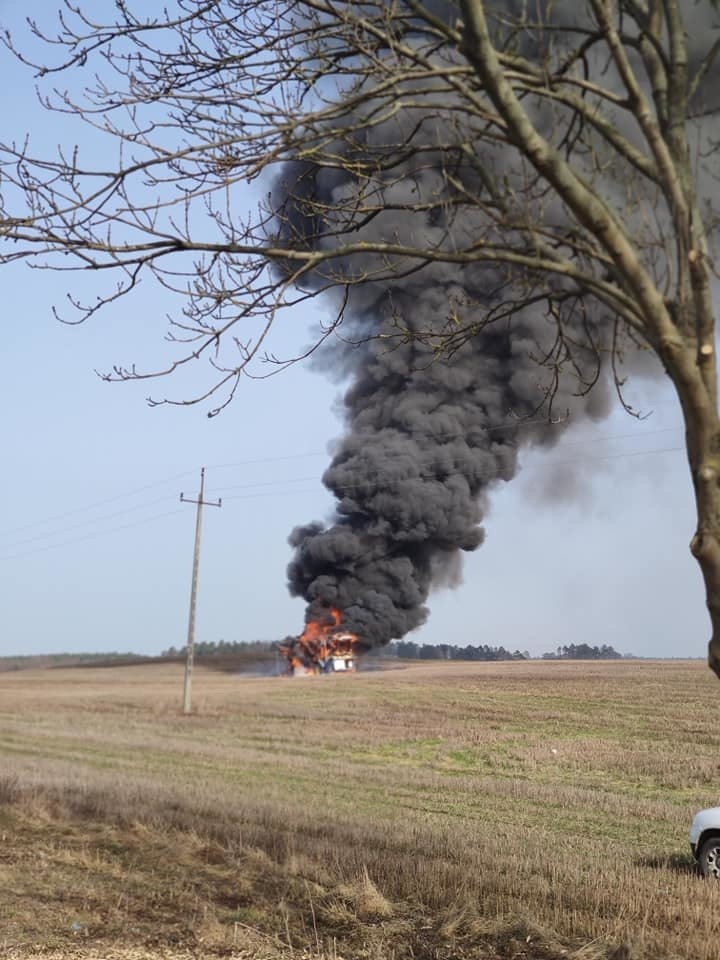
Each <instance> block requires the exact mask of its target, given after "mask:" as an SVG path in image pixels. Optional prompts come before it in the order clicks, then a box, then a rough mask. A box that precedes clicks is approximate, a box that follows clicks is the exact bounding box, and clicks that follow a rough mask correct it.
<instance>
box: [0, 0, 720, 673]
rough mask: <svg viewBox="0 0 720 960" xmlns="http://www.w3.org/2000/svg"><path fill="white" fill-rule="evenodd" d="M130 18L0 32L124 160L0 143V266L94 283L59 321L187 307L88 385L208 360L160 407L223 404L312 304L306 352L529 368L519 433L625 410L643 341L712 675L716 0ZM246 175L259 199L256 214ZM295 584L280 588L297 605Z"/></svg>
mask: <svg viewBox="0 0 720 960" xmlns="http://www.w3.org/2000/svg"><path fill="white" fill-rule="evenodd" d="M133 7H134V8H135V9H133ZM146 10H147V7H146V5H141V4H131V3H130V2H128V0H119V2H117V3H116V4H115V12H114V14H113V18H112V19H110V20H109V21H108V22H106V23H99V22H94V20H93V15H92V14H91V12H90V9H89V5H88V9H87V10H83V9H82V8H81V7H78V6H76V5H75V4H73V3H70V0H65V6H64V10H63V13H62V15H61V20H60V22H59V26H58V32H57V33H53V34H47V33H46V32H45V28H41V27H40V25H38V24H36V23H31V24H30V27H31V30H32V33H33V34H34V37H35V39H36V40H40V41H42V42H43V43H42V50H43V53H42V54H41V56H40V57H39V58H34V59H33V58H31V57H30V56H29V55H28V54H27V53H26V52H24V51H25V50H26V49H27V45H26V44H24V43H23V41H22V39H21V38H18V37H15V38H11V37H9V36H8V37H6V43H7V45H8V47H9V49H10V50H12V51H13V52H14V53H15V54H16V55H17V56H19V57H20V58H21V59H23V60H24V62H26V63H28V65H29V66H34V67H35V68H36V71H37V74H38V76H39V83H40V84H41V90H42V91H44V92H43V93H42V96H43V97H44V98H45V102H46V105H47V106H48V108H49V109H51V110H56V111H58V110H59V111H64V112H67V113H69V114H72V115H74V116H80V117H82V118H83V119H84V120H85V121H87V123H89V124H91V125H92V126H93V127H94V128H96V129H97V130H99V131H101V132H102V133H104V134H106V135H107V136H108V137H109V138H111V139H114V140H115V141H117V143H118V145H119V150H118V152H117V155H116V157H115V160H114V162H113V163H112V164H109V165H104V166H103V167H100V168H93V167H91V166H85V164H84V161H83V158H82V155H81V154H80V153H78V152H75V151H67V152H65V151H64V150H61V151H60V152H59V153H58V154H57V155H56V156H55V157H50V156H36V155H34V153H33V150H32V144H31V142H30V141H27V142H25V143H22V144H13V143H8V144H5V145H4V146H3V147H2V151H1V155H0V163H1V165H2V166H1V170H2V178H3V180H2V182H3V210H2V214H3V233H4V236H5V243H4V244H3V246H2V253H1V255H2V258H3V259H4V261H6V262H7V261H12V260H17V259H27V260H29V261H30V262H31V263H32V264H33V265H34V266H36V267H42V268H49V269H63V270H79V271H94V272H96V273H97V274H99V275H101V276H103V277H104V276H108V277H109V278H110V279H109V283H107V285H106V286H105V287H104V288H103V289H102V291H101V292H100V295H99V297H98V298H97V299H92V301H91V302H89V303H83V302H82V301H81V300H80V299H78V298H77V297H76V298H74V299H73V304H74V307H75V309H76V310H77V311H78V315H77V316H76V318H75V319H84V318H87V317H90V316H91V315H92V314H94V313H95V312H96V311H97V310H98V309H100V308H102V307H103V306H104V305H105V304H107V303H110V302H113V301H115V300H117V299H118V298H121V297H123V296H125V295H127V294H131V293H132V291H133V290H134V289H135V287H136V286H137V284H138V283H139V281H140V280H141V279H142V278H143V277H144V276H146V275H148V276H151V277H152V278H153V279H154V280H155V281H156V282H157V283H159V284H160V285H161V286H163V287H165V288H167V289H168V290H169V291H170V292H171V293H173V294H176V295H178V296H180V297H181V298H182V303H183V305H182V307H181V308H180V310H179V312H178V314H177V315H176V316H175V317H174V318H173V320H172V322H171V328H170V336H171V339H172V340H174V341H175V345H176V346H175V347H174V348H173V349H175V350H177V352H176V353H174V354H173V355H172V357H171V359H170V362H169V364H168V366H167V368H166V369H164V370H161V371H148V372H145V371H140V370H138V369H136V367H134V366H132V367H130V368H127V367H117V368H115V369H114V371H112V372H111V373H109V374H108V375H107V376H108V378H109V379H135V378H141V377H157V376H162V375H166V374H171V373H173V372H174V371H177V370H178V368H180V367H182V366H183V365H185V364H186V363H188V362H189V361H191V360H194V359H197V358H199V357H203V356H204V357H206V358H207V359H208V360H209V364H210V374H211V375H210V378H209V380H208V385H207V389H206V390H205V391H203V392H202V395H201V396H198V397H191V398H188V397H182V398H181V399H180V401H177V402H197V401H198V400H207V399H208V398H210V397H216V398H217V402H215V401H213V402H214V409H213V410H212V411H211V412H216V411H217V410H218V409H220V408H221V407H222V406H224V405H225V404H226V403H227V402H229V400H230V399H231V398H232V396H233V394H234V392H235V389H236V387H237V384H238V382H239V379H240V378H241V377H243V376H264V375H266V374H267V372H273V371H275V370H276V369H279V368H282V367H283V366H284V365H286V364H287V363H290V362H293V361H295V360H296V359H298V357H296V356H275V355H273V354H270V353H269V352H268V349H267V346H266V344H267V337H268V334H269V331H270V330H271V327H272V326H273V324H274V323H275V321H276V319H277V317H278V315H279V313H280V311H282V310H284V309H286V308H289V307H293V306H297V305H298V304H299V303H302V302H303V301H307V300H310V299H312V298H316V297H318V296H319V295H325V302H326V303H330V304H332V311H333V312H332V318H331V320H330V322H329V323H328V324H327V325H326V326H324V327H322V328H321V329H319V331H318V336H317V338H316V340H315V342H314V343H313V344H312V345H311V347H310V348H309V350H308V352H312V351H313V350H315V349H316V348H317V346H318V345H319V344H320V343H322V342H323V341H324V340H326V339H327V338H328V337H329V336H330V335H333V336H335V335H338V336H342V337H344V338H346V339H347V340H348V341H352V342H356V343H363V342H366V341H367V340H369V339H373V340H375V341H377V342H381V343H382V344H383V348H384V349H385V350H387V351H393V350H394V349H401V348H404V347H406V346H408V345H412V347H413V349H414V350H415V353H414V358H415V361H417V360H418V358H420V359H425V360H428V361H429V360H432V359H437V358H440V359H451V360H453V361H454V359H455V358H456V357H457V356H462V355H463V351H465V353H466V354H467V352H468V351H469V350H471V349H472V347H471V346H469V345H471V344H472V343H474V342H476V341H478V340H482V338H483V337H485V338H488V337H490V338H491V340H492V338H493V337H495V338H496V340H495V341H492V342H498V339H499V338H500V334H499V333H498V331H502V338H503V350H505V353H504V354H503V358H504V360H503V362H505V361H507V362H508V363H509V364H510V365H511V364H512V362H517V363H524V362H525V361H526V360H528V359H529V360H531V361H532V362H533V364H536V365H537V369H538V370H540V371H541V372H542V376H538V378H537V382H536V383H535V385H534V388H533V390H529V389H526V388H525V387H523V390H524V391H525V392H524V393H523V392H522V391H521V395H520V399H518V394H517V392H516V393H515V394H513V399H512V403H513V405H514V407H516V409H513V413H514V414H516V415H517V416H520V417H524V418H526V419H527V418H528V417H535V416H539V415H542V416H543V417H545V418H549V419H552V418H553V417H554V416H556V415H557V411H558V410H560V411H562V410H563V409H564V406H565V403H566V399H567V396H568V395H569V394H573V395H575V396H576V397H591V396H592V394H593V393H594V392H595V391H596V390H599V389H601V385H602V383H607V382H608V381H607V378H608V376H609V382H610V383H612V384H614V386H615V388H616V390H617V393H618V396H619V397H620V400H621V402H623V403H624V404H625V406H626V408H627V409H629V410H630V412H634V411H632V409H631V407H630V404H629V403H628V402H627V400H626V399H625V394H624V392H623V386H624V382H625V377H626V376H627V375H628V373H633V372H634V370H636V369H638V368H640V367H642V363H643V358H644V357H647V356H654V357H655V358H657V360H659V362H660V364H661V365H662V368H663V369H664V371H665V373H666V374H667V376H668V377H669V379H670V381H671V383H672V384H673V387H674V389H675V391H676V393H677V396H678V399H679V402H680V407H681V409H682V413H683V417H684V422H685V426H686V436H687V454H688V461H689V465H690V470H691V476H692V480H693V485H694V490H695V498H696V504H697V518H698V523H697V531H696V533H695V535H694V537H693V539H692V543H691V550H692V552H693V554H694V556H695V557H696V558H697V560H698V563H699V564H700V567H701V570H702V574H703V576H704V579H705V585H706V596H707V604H708V609H709V612H710V617H711V620H712V628H713V635H712V640H711V642H710V653H709V660H710V665H711V667H712V669H713V670H714V671H715V672H716V673H717V674H718V675H720V486H719V474H720V422H719V421H718V407H717V369H716V359H715V323H714V314H713V291H712V275H713V259H712V252H711V241H712V236H713V233H714V230H715V226H716V212H715V209H714V206H713V194H714V190H715V184H716V181H715V177H716V175H715V173H714V169H713V168H716V166H717V158H718V143H719V142H720V139H719V138H718V129H717V127H718V124H717V107H718V102H717V101H718V97H719V95H718V93H717V90H718V89H720V86H718V84H717V82H716V80H717V77H716V74H717V66H716V60H717V54H718V52H719V51H720V34H719V33H718V25H719V23H718V18H717V15H716V13H715V7H714V4H713V3H712V2H711V0H699V2H698V3H696V4H694V5H690V4H688V3H682V2H680V0H587V2H586V3H585V4H583V5H578V4H577V3H575V2H571V0H567V2H562V0H560V2H557V3H554V4H547V3H543V2H541V0H536V2H531V0H492V2H483V0H458V2H452V0H427V2H421V0H389V2H388V0H377V2H372V0H370V2H363V3H351V2H336V0H278V2H277V3H273V4H268V3H262V2H260V0H175V4H174V5H173V6H172V7H168V8H163V9H162V11H159V10H158V12H157V13H151V14H148V13H147V12H146ZM53 57H54V59H53ZM89 72H91V73H92V76H93V79H92V80H91V81H90V83H89V84H88V85H85V83H86V81H84V80H82V81H79V80H78V77H79V76H80V75H82V77H83V78H84V77H85V76H86V75H87V74H88V73H89ZM65 78H66V79H65ZM60 82H63V83H67V84H69V90H66V89H65V88H64V87H62V86H58V84H59V83H60ZM48 91H49V92H48ZM73 91H75V92H73ZM248 184H257V185H259V188H261V189H262V191H263V196H264V199H263V200H262V202H261V203H259V204H258V205H257V206H255V207H254V208H251V207H250V205H249V204H246V203H244V202H243V197H244V191H246V190H247V189H248ZM419 276H420V277H422V278H423V280H422V291H423V294H422V297H421V298H419V299H423V298H427V303H424V304H423V306H422V307H421V308H418V309H417V310H416V309H415V308H414V307H413V305H412V302H413V298H412V297H411V296H410V295H409V294H408V290H410V291H411V292H413V291H417V290H418V289H419V288H418V287H417V286H416V283H417V280H416V278H417V277H419ZM438 289H439V290H440V291H441V294H440V296H439V297H435V299H433V297H434V295H435V293H436V291H437V290H438ZM417 300H418V297H415V301H417ZM483 342H491V341H487V339H486V340H485V341H483ZM508 343H509V346H508ZM373 356H377V353H374V354H373ZM521 357H522V360H521V359H520V358H521ZM263 364H266V365H263ZM608 370H609V375H608V374H606V371H608ZM508 376H512V371H511V372H510V374H509V375H508ZM568 384H571V385H572V388H571V389H570V388H569V387H568ZM482 402H483V403H484V401H482ZM504 402H508V401H507V398H505V400H504ZM588 402H591V401H588ZM491 439H492V438H491ZM502 475H503V467H502V466H499V467H497V468H496V473H495V474H494V476H496V477H501V476H502ZM477 489H478V488H477V487H475V488H473V491H476V490H477ZM348 509H349V508H348ZM456 545H457V544H456ZM474 545H476V544H474ZM459 546H461V547H462V548H465V549H470V548H472V544H468V545H465V544H464V543H462V542H459ZM428 576H430V574H428ZM309 582H310V581H308V582H307V583H305V585H304V586H302V587H299V588H298V592H303V591H304V592H306V593H307V594H308V596H309V597H311V596H314V594H313V593H312V590H311V589H310V588H309V587H308V583H309ZM313 582H314V581H313ZM313 589H314V588H313Z"/></svg>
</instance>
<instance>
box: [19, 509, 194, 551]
mask: <svg viewBox="0 0 720 960" xmlns="http://www.w3.org/2000/svg"><path fill="white" fill-rule="evenodd" d="M178 513H182V510H170V511H168V512H167V513H159V514H156V515H155V516H154V517H145V518H144V519H142V520H135V521H133V523H125V524H123V525H122V526H121V527H113V528H112V529H110V530H98V531H96V532H95V533H88V534H86V535H85V536H84V537H74V538H73V539H72V540H64V541H63V542H62V543H51V544H48V545H47V546H45V547H38V549H36V550H29V551H27V552H26V553H17V554H13V555H12V556H9V557H0V563H3V562H5V561H7V560H21V559H23V558H24V557H32V556H35V554H38V553H47V552H48V551H49V550H59V549H60V548H61V547H68V546H71V545H73V544H76V543H84V542H85V541H86V540H95V539H97V538H98V537H107V536H110V535H112V534H115V533H119V532H120V531H121V530H129V529H130V528H131V527H139V526H141V525H142V524H145V523H154V522H155V521H156V520H163V519H164V518H165V517H173V516H175V515H176V514H178Z"/></svg>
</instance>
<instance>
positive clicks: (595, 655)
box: [542, 643, 627, 660]
mask: <svg viewBox="0 0 720 960" xmlns="http://www.w3.org/2000/svg"><path fill="white" fill-rule="evenodd" d="M623 656H627V654H622V653H618V652H617V650H613V648H612V647H610V646H608V644H606V643H604V644H603V645H602V646H601V647H590V646H588V645H587V643H571V644H570V645H569V646H567V647H558V648H557V650H556V651H555V652H554V653H544V654H543V655H542V658H543V660H622V658H623Z"/></svg>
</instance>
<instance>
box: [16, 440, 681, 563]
mask: <svg viewBox="0 0 720 960" xmlns="http://www.w3.org/2000/svg"><path fill="white" fill-rule="evenodd" d="M684 449H685V448H684V447H683V446H677V447H660V448H655V449H652V450H634V451H624V452H621V453H614V454H603V455H600V456H597V457H576V458H574V459H570V460H549V461H547V462H545V463H533V464H528V465H526V466H525V467H524V468H523V471H527V470H535V469H548V468H551V467H557V466H570V465H575V464H582V463H594V462H598V461H604V460H618V459H623V458H628V457H642V456H651V455H654V454H662V453H678V452H682V451H684ZM183 476H185V474H183ZM451 476H462V474H461V473H457V472H455V473H451V474H446V475H445V478H449V477H451ZM445 478H443V479H445ZM301 479H302V478H298V482H300V480H301ZM310 479H313V480H317V479H319V478H317V477H314V478H310ZM408 479H409V478H408V477H399V478H397V479H394V480H386V481H384V484H383V485H384V486H385V487H392V486H397V485H399V484H402V483H407V480H408ZM411 479H416V480H437V479H438V478H437V477H435V476H434V475H432V474H427V475H425V474H418V475H416V476H415V477H414V478H411ZM283 482H285V483H287V482H292V481H287V480H286V481H283ZM249 486H252V485H249ZM357 486H360V484H352V483H350V484H347V485H346V486H345V489H347V490H352V489H353V488H355V487H357ZM236 489H238V488H236ZM239 489H242V488H239ZM317 493H318V490H317V487H313V488H311V489H307V490H297V489H296V490H292V489H291V490H269V491H266V492H258V493H248V494H236V495H235V496H230V497H223V502H226V501H231V500H255V499H258V498H267V497H281V496H292V497H295V496H304V495H306V494H315V495H316V494H317ZM162 499H163V500H164V499H167V498H162ZM180 512H181V510H171V511H169V512H166V513H161V514H156V515H155V516H152V517H145V518H143V519H142V520H135V521H133V522H132V523H126V524H123V525H121V526H119V527H112V528H110V529H109V530H101V531H97V532H95V533H89V534H86V535H85V536H82V537H74V538H72V539H71V540H64V541H62V542H61V543H54V544H48V545H46V546H44V547H39V548H37V549H35V550H29V551H25V552H24V553H19V554H13V555H11V556H6V557H0V563H2V562H4V561H8V560H20V559H23V558H26V557H30V556H35V555H36V554H39V553H45V552H47V551H50V550H57V549H60V548H62V547H66V546H72V545H74V544H76V543H83V542H85V541H87V540H92V539H97V538H98V537H105V536H112V535H113V534H115V533H119V532H121V531H123V530H128V529H130V528H132V527H137V526H141V525H143V524H146V523H153V522H155V521H156V520H162V519H164V518H165V517H171V516H175V515H176V514H178V513H180ZM98 522H99V521H98ZM54 535H57V534H50V535H49V536H54ZM12 546H19V544H12Z"/></svg>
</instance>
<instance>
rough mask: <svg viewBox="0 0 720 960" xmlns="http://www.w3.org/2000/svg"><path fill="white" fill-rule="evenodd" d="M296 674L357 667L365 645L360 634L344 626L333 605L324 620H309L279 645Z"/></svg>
mask: <svg viewBox="0 0 720 960" xmlns="http://www.w3.org/2000/svg"><path fill="white" fill-rule="evenodd" d="M279 650H280V653H281V654H282V655H283V656H284V657H285V658H286V659H287V662H288V672H289V673H290V674H291V675H292V676H294V677H303V676H314V675H317V674H320V673H346V672H348V671H354V670H357V663H358V656H359V654H360V653H361V652H362V650H363V645H362V644H361V642H360V640H359V639H358V637H357V635H356V634H354V633H350V631H348V630H343V629H342V616H341V614H340V611H339V610H336V609H335V608H332V607H331V608H330V609H329V610H328V611H327V616H326V617H325V618H323V619H318V620H309V621H308V622H307V623H306V625H305V629H304V630H303V632H302V633H301V635H300V636H299V637H288V639H287V640H285V641H284V642H283V643H281V644H280V647H279Z"/></svg>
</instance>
